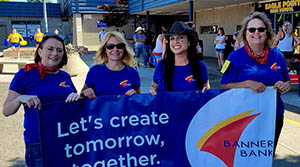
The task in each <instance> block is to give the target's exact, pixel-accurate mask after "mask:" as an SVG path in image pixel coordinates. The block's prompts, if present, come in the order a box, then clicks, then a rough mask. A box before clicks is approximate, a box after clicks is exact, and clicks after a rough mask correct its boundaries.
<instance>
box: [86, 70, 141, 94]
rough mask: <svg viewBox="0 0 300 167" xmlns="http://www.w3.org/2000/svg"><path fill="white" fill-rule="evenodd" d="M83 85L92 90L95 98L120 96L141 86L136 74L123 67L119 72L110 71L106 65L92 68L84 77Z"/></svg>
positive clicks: (134, 71)
mask: <svg viewBox="0 0 300 167" xmlns="http://www.w3.org/2000/svg"><path fill="white" fill-rule="evenodd" d="M85 84H86V85H87V86H88V87H91V88H93V89H94V92H95V94H96V96H100V95H120V94H125V93H126V92H127V91H128V90H130V89H134V90H138V89H139V88H140V86H141V83H140V76H139V74H138V72H137V71H136V70H135V69H134V68H131V67H128V66H125V67H124V68H123V69H122V70H121V71H111V70H110V69H108V68H107V67H106V65H95V66H93V67H92V68H91V69H90V70H89V72H88V74H87V77H86V80H85Z"/></svg>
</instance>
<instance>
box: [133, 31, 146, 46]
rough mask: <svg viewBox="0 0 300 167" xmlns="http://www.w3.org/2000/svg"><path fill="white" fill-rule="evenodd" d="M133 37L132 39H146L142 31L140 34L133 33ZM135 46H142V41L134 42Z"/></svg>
mask: <svg viewBox="0 0 300 167" xmlns="http://www.w3.org/2000/svg"><path fill="white" fill-rule="evenodd" d="M133 38H134V39H146V35H145V34H144V33H142V34H138V33H135V34H134V35H133ZM134 46H135V47H136V48H137V47H144V42H136V43H135V45H134Z"/></svg>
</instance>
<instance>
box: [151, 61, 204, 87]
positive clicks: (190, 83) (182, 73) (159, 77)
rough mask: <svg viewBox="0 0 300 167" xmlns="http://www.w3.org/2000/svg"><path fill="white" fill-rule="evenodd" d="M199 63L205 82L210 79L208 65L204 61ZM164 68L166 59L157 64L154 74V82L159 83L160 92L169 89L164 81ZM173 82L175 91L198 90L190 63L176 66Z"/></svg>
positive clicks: (202, 78)
mask: <svg viewBox="0 0 300 167" xmlns="http://www.w3.org/2000/svg"><path fill="white" fill-rule="evenodd" d="M199 64H200V70H201V71H200V72H201V80H202V81H203V83H206V82H207V81H208V72H207V68H206V65H205V64H204V62H202V61H199ZM164 69H165V64H164V61H160V62H159V63H158V65H157V66H156V68H155V71H154V74H153V82H155V83H157V84H158V88H157V91H158V92H164V91H168V88H167V86H166V85H165V83H164V82H165V79H164V78H163V73H164ZM172 83H173V87H172V89H173V91H189V90H198V87H197V83H196V80H195V79H194V78H193V75H192V71H191V66H190V65H189V64H187V65H185V66H174V75H173V80H172Z"/></svg>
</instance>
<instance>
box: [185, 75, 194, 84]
mask: <svg viewBox="0 0 300 167" xmlns="http://www.w3.org/2000/svg"><path fill="white" fill-rule="evenodd" d="M192 79H193V75H190V76H188V77H186V78H185V80H186V81H188V82H189V83H191V82H192Z"/></svg>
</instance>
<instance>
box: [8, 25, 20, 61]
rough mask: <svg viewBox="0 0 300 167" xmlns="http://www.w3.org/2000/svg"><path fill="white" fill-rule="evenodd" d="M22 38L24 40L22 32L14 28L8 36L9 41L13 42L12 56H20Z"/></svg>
mask: <svg viewBox="0 0 300 167" xmlns="http://www.w3.org/2000/svg"><path fill="white" fill-rule="evenodd" d="M20 40H22V41H23V40H24V39H23V37H22V36H21V34H19V33H18V32H17V30H16V29H15V28H14V29H13V30H12V31H11V33H10V34H9V35H8V37H7V41H8V42H9V41H10V44H11V53H12V57H14V58H18V57H19V56H20V53H19V51H20Z"/></svg>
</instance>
